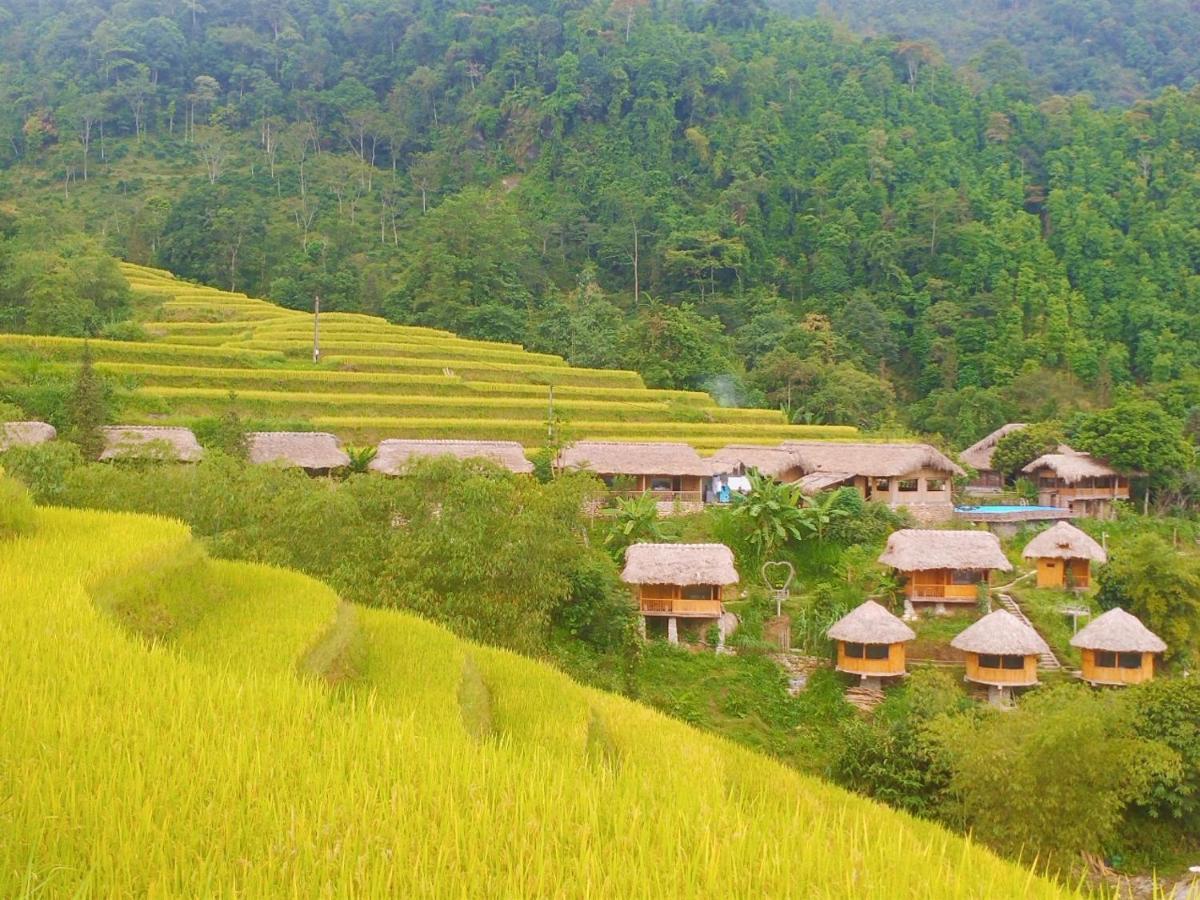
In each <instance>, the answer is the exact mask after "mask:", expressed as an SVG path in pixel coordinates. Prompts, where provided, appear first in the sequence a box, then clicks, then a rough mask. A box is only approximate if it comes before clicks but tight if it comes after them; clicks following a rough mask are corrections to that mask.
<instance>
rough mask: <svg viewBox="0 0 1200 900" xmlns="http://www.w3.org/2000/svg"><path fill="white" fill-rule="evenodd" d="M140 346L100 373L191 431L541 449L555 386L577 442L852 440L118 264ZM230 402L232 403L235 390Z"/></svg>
mask: <svg viewBox="0 0 1200 900" xmlns="http://www.w3.org/2000/svg"><path fill="white" fill-rule="evenodd" d="M123 267H124V271H125V274H126V276H127V277H128V279H129V281H130V284H131V285H132V287H133V289H134V291H135V294H136V297H137V307H138V309H139V310H140V311H141V314H142V315H143V316H145V317H146V319H147V321H146V329H147V332H148V334H149V337H150V339H149V340H146V341H140V342H138V341H130V342H125V341H121V342H116V341H92V342H91V346H92V350H93V353H94V354H95V356H96V358H97V360H98V365H99V367H100V369H101V370H102V371H104V372H106V374H108V375H110V376H112V377H114V378H115V379H117V380H118V381H119V382H120V383H122V384H123V385H124V386H125V388H126V389H127V391H128V399H127V402H126V404H125V409H124V411H123V418H124V419H126V420H128V421H130V422H163V423H176V422H177V423H182V424H188V423H190V422H192V421H194V420H196V419H198V418H203V417H207V416H213V415H216V414H219V413H220V412H222V411H223V410H225V409H226V408H228V407H229V406H230V405H233V406H235V407H236V408H237V409H238V411H239V412H240V413H241V414H242V415H243V416H245V417H247V418H249V419H250V420H252V421H253V422H255V423H258V424H259V425H262V426H265V427H271V426H272V424H273V423H295V422H308V423H311V424H312V425H313V426H314V427H317V428H321V429H324V430H329V431H333V432H336V433H337V434H339V435H340V436H341V437H342V438H343V439H344V440H346V441H350V442H353V443H359V444H368V443H374V442H376V441H378V440H380V439H382V438H386V437H425V438H444V437H463V438H495V439H511V440H517V441H521V442H522V443H524V444H526V445H527V446H530V447H533V446H537V445H538V444H540V443H541V442H542V441H543V440H544V436H545V431H546V427H545V424H544V423H545V420H546V417H547V412H548V409H549V398H550V393H549V392H550V386H551V385H553V387H554V390H555V394H554V409H555V414H556V416H558V417H560V418H561V419H563V420H564V421H565V422H566V423H567V426H566V427H567V429H568V433H569V436H570V437H572V438H608V439H615V440H622V439H623V440H647V439H650V440H653V439H669V440H681V441H687V442H690V443H692V444H694V445H695V446H696V447H698V448H700V449H702V450H712V449H716V448H718V447H720V446H723V445H724V444H727V443H731V442H758V443H774V442H778V441H780V440H785V439H788V438H794V439H799V438H814V437H818V438H819V437H827V438H838V437H843V438H844V437H852V436H853V435H854V433H855V432H854V429H852V428H838V427H824V426H795V425H789V424H788V423H787V422H786V420H785V419H784V417H783V415H782V413H780V412H778V411H777V410H764V409H729V408H723V407H720V406H718V405H717V404H716V403H715V402H714V401H713V400H712V398H711V397H709V396H708V395H707V394H704V393H699V392H695V391H665V390H648V389H647V388H646V387H645V385H644V384H643V382H642V380H641V378H640V377H639V376H638V375H637V374H636V373H635V372H626V371H615V370H607V369H584V368H577V367H573V366H568V365H567V364H566V362H565V361H564V360H563V359H562V358H561V357H558V356H552V355H550V354H544V353H530V352H527V351H526V350H524V349H523V348H521V347H519V346H517V345H515V344H505V343H501V342H497V341H473V340H465V339H462V338H458V337H456V336H455V335H453V334H450V333H449V332H444V331H438V330H436V329H432V328H419V327H409V326H400V325H392V324H390V323H388V322H386V321H384V320H383V319H380V318H376V317H372V316H366V315H360V314H352V313H327V314H325V315H323V316H322V318H321V336H322V340H321V344H322V362H321V363H320V364H319V365H317V364H314V363H313V362H312V359H311V355H312V316H311V315H309V314H307V313H302V312H298V311H295V310H288V309H284V308H282V307H279V306H276V305H274V304H271V303H268V302H266V301H262V300H255V299H253V298H250V297H246V296H244V295H241V294H231V293H228V292H225V291H220V290H217V289H215V288H209V287H204V286H200V285H194V284H190V283H187V282H183V281H179V280H177V279H175V278H173V277H172V276H171V275H170V274H169V273H166V272H163V271H160V270H156V269H148V268H145V267H143V266H137V265H133V264H130V263H125V264H123ZM79 353H80V342H79V341H77V340H74V339H70V338H43V337H32V336H28V335H0V376H2V375H3V374H4V370H5V369H6V368H7V369H8V370H10V371H11V372H14V373H17V374H16V377H19V371H20V370H21V368H22V366H21V360H22V359H23V358H24V357H26V356H28V355H31V354H32V355H34V356H36V357H38V358H40V359H41V360H43V366H50V367H59V368H63V369H66V368H68V367H70V366H71V365H73V364H74V362H75V361H76V360H77V359H78V356H79ZM231 391H236V394H237V396H236V399H231V397H230V392H231Z"/></svg>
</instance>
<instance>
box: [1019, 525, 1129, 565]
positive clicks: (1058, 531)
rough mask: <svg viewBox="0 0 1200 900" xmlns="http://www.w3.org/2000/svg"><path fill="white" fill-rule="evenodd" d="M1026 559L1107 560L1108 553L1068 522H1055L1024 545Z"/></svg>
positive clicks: (1100, 561) (1023, 554) (1089, 536)
mask: <svg viewBox="0 0 1200 900" xmlns="http://www.w3.org/2000/svg"><path fill="white" fill-rule="evenodd" d="M1021 555H1022V556H1024V557H1025V558H1026V559H1090V560H1093V561H1095V562H1098V563H1103V562H1108V554H1107V553H1105V552H1104V548H1103V547H1101V546H1100V545H1099V544H1097V543H1096V542H1095V541H1094V540H1093V539H1092V537H1091V535H1089V534H1087V533H1086V532H1083V531H1080V530H1079V529H1078V528H1076V527H1075V526H1074V525H1072V524H1071V523H1070V522H1055V523H1054V524H1053V525H1051V526H1050V527H1049V528H1047V529H1046V530H1045V531H1043V532H1042V533H1041V534H1039V535H1038V536H1037V537H1035V538H1034V539H1033V540H1032V541H1030V542H1029V543H1028V544H1026V545H1025V550H1024V552H1023V553H1022V554H1021Z"/></svg>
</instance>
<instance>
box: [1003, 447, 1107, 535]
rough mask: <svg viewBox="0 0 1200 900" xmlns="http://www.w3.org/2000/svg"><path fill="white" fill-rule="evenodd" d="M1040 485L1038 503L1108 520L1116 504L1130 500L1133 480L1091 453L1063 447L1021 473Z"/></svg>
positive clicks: (1038, 487) (1041, 458)
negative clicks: (1114, 503) (1119, 501)
mask: <svg viewBox="0 0 1200 900" xmlns="http://www.w3.org/2000/svg"><path fill="white" fill-rule="evenodd" d="M1021 471H1022V472H1023V473H1024V474H1026V475H1028V476H1030V477H1031V478H1032V479H1033V480H1034V483H1035V484H1036V485H1037V491H1038V503H1039V504H1040V505H1042V506H1056V507H1059V508H1060V509H1069V510H1071V512H1073V513H1077V514H1079V515H1084V516H1096V517H1097V518H1107V517H1108V516H1110V515H1112V511H1113V502H1114V501H1116V500H1128V499H1129V477H1128V475H1124V474H1122V473H1120V472H1118V471H1117V470H1116V469H1114V468H1112V466H1110V465H1108V464H1107V463H1105V462H1103V461H1102V460H1099V459H1096V458H1095V457H1094V456H1092V455H1091V454H1089V453H1079V452H1077V451H1074V450H1071V449H1070V448H1069V447H1060V448H1059V449H1058V452H1056V453H1047V454H1045V455H1044V456H1039V457H1038V458H1037V459H1035V460H1034V461H1033V462H1031V463H1030V464H1029V465H1027V466H1025V468H1023V469H1022V470H1021Z"/></svg>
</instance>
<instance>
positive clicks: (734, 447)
mask: <svg viewBox="0 0 1200 900" xmlns="http://www.w3.org/2000/svg"><path fill="white" fill-rule="evenodd" d="M708 463H709V466H710V467H711V471H712V474H713V475H714V476H729V475H735V476H742V475H745V474H746V473H747V472H749V471H750V470H751V469H756V470H757V471H758V472H759V473H760V474H762V475H765V476H766V477H768V478H774V479H775V480H776V481H782V482H786V483H790V482H793V481H798V480H799V479H800V477H801V476H802V475H803V474H804V472H805V460H804V457H803V456H802V455H801V454H800V451H798V450H793V449H792V448H790V447H767V446H760V445H756V444H729V445H728V446H726V447H722V448H721V449H720V450H718V451H717V452H716V453H714V454H713V455H712V456H710V457H709V458H708Z"/></svg>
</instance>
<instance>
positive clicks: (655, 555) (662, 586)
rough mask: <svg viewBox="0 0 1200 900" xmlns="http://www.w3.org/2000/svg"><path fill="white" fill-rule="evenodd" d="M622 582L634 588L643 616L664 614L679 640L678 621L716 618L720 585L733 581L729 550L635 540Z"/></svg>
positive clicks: (719, 608)
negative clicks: (638, 542)
mask: <svg viewBox="0 0 1200 900" xmlns="http://www.w3.org/2000/svg"><path fill="white" fill-rule="evenodd" d="M621 580H622V581H624V582H625V583H626V584H630V585H633V586H634V587H635V590H636V593H637V596H638V606H639V608H640V610H641V613H642V616H643V617H644V619H645V620H647V621H649V620H651V619H653V618H666V619H667V620H668V622H667V629H668V630H667V635H668V638H669V639H670V640H671V641H672V643H674V642H675V641H676V640H678V631H677V629H678V621H677V620H679V619H694V620H708V622H710V623H711V621H713V620H719V619H720V618H721V616H722V613H723V612H724V607H723V605H722V600H723V596H724V589H725V588H727V587H729V586H730V585H734V584H737V582H738V573H737V567H736V566H735V565H734V561H733V552H732V551H731V550H730V549H729V548H728V547H726V546H725V545H724V544H634V545H633V546H631V547H629V548H628V549H627V550H626V551H625V568H624V570H623V571H622V572H621Z"/></svg>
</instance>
